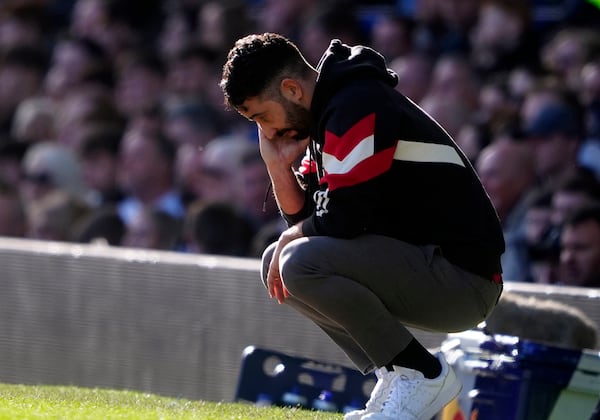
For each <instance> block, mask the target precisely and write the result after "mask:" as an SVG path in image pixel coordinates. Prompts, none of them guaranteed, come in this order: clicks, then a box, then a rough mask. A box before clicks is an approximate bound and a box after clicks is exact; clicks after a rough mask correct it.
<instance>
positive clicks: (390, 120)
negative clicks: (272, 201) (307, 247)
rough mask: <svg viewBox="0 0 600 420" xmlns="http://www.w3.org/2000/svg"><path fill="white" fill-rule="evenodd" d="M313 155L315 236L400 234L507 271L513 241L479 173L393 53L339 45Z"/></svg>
mask: <svg viewBox="0 0 600 420" xmlns="http://www.w3.org/2000/svg"><path fill="white" fill-rule="evenodd" d="M317 70H318V72H319V75H318V78H317V83H316V86H315V91H314V95H313V100H312V104H311V114H312V117H313V121H312V126H311V130H312V132H311V137H312V141H311V145H310V148H309V153H307V156H306V157H305V158H304V160H303V164H302V166H301V167H300V169H299V176H300V177H301V178H302V180H303V181H304V182H305V184H306V186H307V194H309V195H310V196H311V198H312V199H308V200H306V205H305V208H304V209H303V211H301V212H299V213H298V214H295V215H285V217H286V219H287V220H288V222H290V223H295V222H298V221H300V220H302V219H304V218H306V220H305V221H304V222H303V225H302V230H303V233H304V234H305V235H306V236H315V235H324V236H333V237H339V238H353V237H356V236H358V235H361V234H379V235H386V236H391V237H394V238H398V239H401V240H403V241H406V242H409V243H412V244H416V245H437V246H439V247H440V248H441V250H442V253H443V254H444V256H445V257H446V258H447V259H448V260H450V261H451V262H453V263H455V264H457V265H459V266H461V267H462V268H464V269H467V270H469V271H471V272H474V273H476V274H480V275H484V276H486V277H491V276H492V275H494V274H497V273H500V272H501V268H500V255H501V254H502V253H503V252H504V239H503V236H502V229H501V226H500V222H499V220H498V216H497V214H496V212H495V210H494V208H493V206H492V204H491V202H490V200H489V197H488V195H487V193H486V192H485V190H484V188H483V186H482V185H481V182H480V181H479V178H478V177H477V175H476V173H475V171H474V170H473V168H472V166H471V165H470V163H469V160H468V159H467V158H466V157H465V156H464V154H463V153H462V152H461V151H460V149H459V148H458V146H457V145H456V144H455V143H454V141H453V140H452V139H451V138H450V136H449V135H448V134H447V133H446V131H444V129H443V128H442V127H440V126H439V125H438V124H437V123H436V122H435V121H434V120H433V119H431V118H430V117H429V116H428V115H427V114H426V113H425V112H423V111H422V110H421V109H420V108H419V107H418V106H417V105H415V104H414V103H413V102H411V101H410V100H409V99H408V98H406V97H405V96H403V95H402V94H400V93H399V92H397V91H396V90H395V89H394V86H395V85H396V82H397V77H396V75H395V74H394V73H393V72H392V71H391V70H389V69H387V67H386V64H385V60H384V58H383V57H382V56H381V55H380V54H379V53H377V52H376V51H374V50H372V49H370V48H368V47H363V46H355V47H349V46H347V45H344V44H342V43H341V42H340V41H338V40H334V41H332V42H331V45H330V46H329V49H328V50H327V51H326V52H325V54H324V55H323V58H322V59H321V61H320V63H319V65H318V68H317Z"/></svg>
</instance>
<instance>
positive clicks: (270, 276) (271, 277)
mask: <svg viewBox="0 0 600 420" xmlns="http://www.w3.org/2000/svg"><path fill="white" fill-rule="evenodd" d="M302 236H304V235H303V234H302V228H301V223H298V224H296V225H294V226H292V227H290V228H288V229H287V230H285V231H284V232H283V233H282V234H281V235H280V236H279V240H278V241H277V246H276V247H275V251H274V252H273V258H272V259H271V264H269V271H268V273H267V287H268V289H269V296H270V297H271V298H275V299H277V302H279V303H280V304H281V303H284V302H285V298H287V297H288V296H289V295H290V292H288V290H287V289H286V288H285V284H284V283H283V281H282V279H281V274H280V273H279V257H280V255H281V250H282V249H283V247H284V246H286V245H287V244H289V243H290V242H291V241H293V240H294V239H298V238H301V237H302Z"/></svg>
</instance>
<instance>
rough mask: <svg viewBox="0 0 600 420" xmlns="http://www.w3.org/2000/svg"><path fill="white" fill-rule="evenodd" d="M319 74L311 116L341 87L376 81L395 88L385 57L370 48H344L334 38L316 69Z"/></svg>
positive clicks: (393, 75)
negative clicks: (361, 81) (359, 81)
mask: <svg viewBox="0 0 600 420" xmlns="http://www.w3.org/2000/svg"><path fill="white" fill-rule="evenodd" d="M317 71H318V73H319V75H318V77H317V85H316V88H315V94H314V97H313V100H312V104H311V112H312V113H313V115H319V114H320V113H321V111H322V108H323V106H324V105H325V104H326V103H327V102H328V101H329V99H330V98H331V96H332V95H333V94H334V93H335V92H336V91H337V90H338V89H339V88H340V87H341V86H347V85H348V84H349V83H351V81H352V80H356V79H364V78H369V79H379V80H381V81H382V82H384V83H387V84H389V85H390V86H396V84H397V83H398V76H397V75H396V73H394V72H393V71H392V70H390V69H388V68H387V66H386V64H385V58H384V57H383V56H382V55H381V54H379V53H378V52H377V51H375V50H373V49H372V48H369V47H365V46H362V45H357V46H352V47H351V46H348V45H346V44H342V42H341V41H340V40H339V39H334V40H333V41H331V43H330V44H329V48H328V49H327V51H325V53H324V54H323V56H322V57H321V60H320V61H319V64H318V66H317Z"/></svg>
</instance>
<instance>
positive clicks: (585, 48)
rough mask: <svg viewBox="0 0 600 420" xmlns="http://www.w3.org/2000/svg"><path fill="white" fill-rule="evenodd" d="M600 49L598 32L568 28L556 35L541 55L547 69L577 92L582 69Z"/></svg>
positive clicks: (545, 46)
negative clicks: (594, 52)
mask: <svg viewBox="0 0 600 420" xmlns="http://www.w3.org/2000/svg"><path fill="white" fill-rule="evenodd" d="M599 47H600V41H599V40H598V33H597V31H595V30H593V29H588V28H569V27H567V28H564V29H562V30H559V31H558V32H556V33H555V34H554V36H553V37H552V38H551V39H550V41H549V42H547V43H546V44H545V45H544V47H543V49H542V51H541V52H540V55H541V59H542V62H543V64H544V66H545V68H546V69H548V70H549V71H551V72H553V73H554V74H556V75H557V76H558V77H559V78H560V79H561V80H563V81H564V82H565V84H566V85H567V86H568V87H569V88H570V89H571V90H573V91H576V90H578V89H579V86H580V84H581V69H582V68H583V66H584V65H585V63H586V62H587V61H588V59H589V58H590V56H591V54H592V52H593V51H594V50H596V51H597V50H598V48H599Z"/></svg>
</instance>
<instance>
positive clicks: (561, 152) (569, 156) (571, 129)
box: [525, 105, 582, 184]
mask: <svg viewBox="0 0 600 420" xmlns="http://www.w3.org/2000/svg"><path fill="white" fill-rule="evenodd" d="M525 132H526V135H527V137H528V141H529V143H530V144H531V146H532V147H533V153H534V156H535V168H536V173H537V176H538V178H539V179H540V181H541V182H548V183H550V184H553V183H556V182H557V181H558V180H559V179H560V178H561V177H563V176H565V174H567V173H569V172H570V171H572V170H574V169H575V168H576V167H577V166H578V152H579V147H580V144H581V140H582V139H581V134H582V133H581V124H580V120H579V115H578V113H577V110H575V109H574V108H573V107H570V106H568V105H547V106H545V107H543V108H542V109H541V110H540V111H539V113H538V114H537V115H535V116H534V118H533V120H532V121H531V122H530V124H529V125H528V126H526V127H525Z"/></svg>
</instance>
